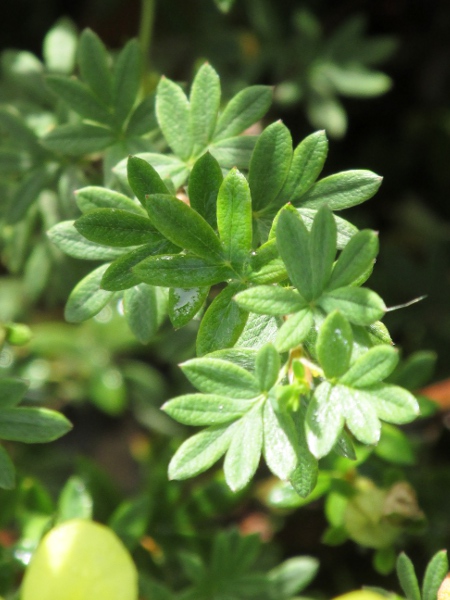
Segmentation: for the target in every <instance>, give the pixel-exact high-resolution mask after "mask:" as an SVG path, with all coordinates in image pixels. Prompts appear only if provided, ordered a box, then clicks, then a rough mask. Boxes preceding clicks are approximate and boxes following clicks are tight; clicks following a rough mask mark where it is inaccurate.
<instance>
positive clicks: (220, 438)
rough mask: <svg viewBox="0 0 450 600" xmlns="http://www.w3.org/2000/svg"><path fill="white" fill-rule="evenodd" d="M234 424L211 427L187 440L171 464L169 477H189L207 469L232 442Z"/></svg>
mask: <svg viewBox="0 0 450 600" xmlns="http://www.w3.org/2000/svg"><path fill="white" fill-rule="evenodd" d="M232 435H233V426H231V427H230V426H229V425H228V424H224V425H216V426H213V427H209V428H208V429H205V430H204V431H201V432H200V433H197V434H196V435H193V436H192V437H190V438H189V439H188V440H186V441H185V442H184V443H183V444H181V446H180V447H179V448H178V450H177V451H176V453H175V455H174V456H173V457H172V460H171V461H170V464H169V479H187V478H188V477H195V475H198V474H199V473H202V472H203V471H206V470H207V469H209V467H211V466H212V465H213V464H214V463H215V462H216V461H218V460H219V458H221V457H222V456H223V455H224V454H225V452H226V451H227V450H228V447H229V445H230V442H231V438H232Z"/></svg>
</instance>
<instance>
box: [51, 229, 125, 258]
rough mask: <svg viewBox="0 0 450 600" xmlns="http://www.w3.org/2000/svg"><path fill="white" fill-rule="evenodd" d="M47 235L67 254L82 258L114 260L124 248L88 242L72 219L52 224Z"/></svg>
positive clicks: (121, 253) (120, 254)
mask: <svg viewBox="0 0 450 600" xmlns="http://www.w3.org/2000/svg"><path fill="white" fill-rule="evenodd" d="M47 235H48V237H49V238H50V240H51V241H52V242H53V243H54V244H55V246H57V247H58V248H59V249H60V250H62V251H63V252H64V253H65V254H67V255H68V256H72V257H73V258H80V259H84V260H114V259H115V258H118V257H119V256H122V255H123V253H124V250H122V249H120V248H109V247H108V246H102V245H100V244H96V243H94V242H90V241H89V240H87V239H86V238H85V237H83V236H82V235H81V233H78V231H77V230H76V229H75V227H74V221H61V222H60V223H57V224H56V225H54V226H53V227H52V228H51V229H50V230H49V231H47Z"/></svg>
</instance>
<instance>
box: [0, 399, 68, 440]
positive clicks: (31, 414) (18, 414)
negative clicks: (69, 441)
mask: <svg viewBox="0 0 450 600" xmlns="http://www.w3.org/2000/svg"><path fill="white" fill-rule="evenodd" d="M71 428H72V425H71V424H70V423H69V421H68V420H67V419H66V417H64V416H63V415H61V414H60V413H58V412H55V411H54V410H48V409H47V408H22V407H20V408H2V409H0V438H1V439H2V440H11V441H14V442H26V443H28V444H38V443H43V442H52V441H53V440H57V439H58V438H60V437H61V436H63V435H64V434H66V433H67V432H68V431H70V429H71Z"/></svg>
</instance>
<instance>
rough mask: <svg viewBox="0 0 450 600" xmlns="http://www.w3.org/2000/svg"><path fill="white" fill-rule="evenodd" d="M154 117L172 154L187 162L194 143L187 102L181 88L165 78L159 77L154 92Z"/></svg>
mask: <svg viewBox="0 0 450 600" xmlns="http://www.w3.org/2000/svg"><path fill="white" fill-rule="evenodd" d="M156 116H157V118H158V123H159V126H160V127H161V131H162V132H163V135H164V137H165V138H166V141H167V143H168V144H169V146H170V147H171V149H172V150H173V152H174V153H175V154H176V155H177V156H179V157H180V158H181V159H182V160H188V158H189V157H190V156H191V154H192V147H193V143H194V140H193V137H192V132H191V128H190V106H189V101H188V99H187V98H186V94H185V93H184V92H183V90H182V89H181V87H180V86H179V85H177V84H176V83H174V82H173V81H171V80H170V79H167V78H166V77H161V80H160V82H159V84H158V88H157V91H156Z"/></svg>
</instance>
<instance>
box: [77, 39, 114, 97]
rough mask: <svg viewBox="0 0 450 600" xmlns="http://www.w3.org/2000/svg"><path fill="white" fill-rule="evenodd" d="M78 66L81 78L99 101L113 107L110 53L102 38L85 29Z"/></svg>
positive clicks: (80, 44)
mask: <svg viewBox="0 0 450 600" xmlns="http://www.w3.org/2000/svg"><path fill="white" fill-rule="evenodd" d="M78 64H79V65H80V72H81V76H82V78H83V79H84V81H85V82H86V83H87V84H88V86H89V87H90V88H91V90H92V91H93V92H94V94H95V95H96V96H97V97H98V99H99V100H100V101H101V102H102V103H103V104H106V105H107V106H111V105H112V78H111V72H110V69H109V57H108V52H107V50H106V48H105V46H104V44H103V43H102V41H101V40H100V38H99V37H98V36H97V35H96V34H95V33H94V32H93V31H92V30H91V29H85V30H84V31H83V32H82V33H81V35H80V40H79V43H78Z"/></svg>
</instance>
